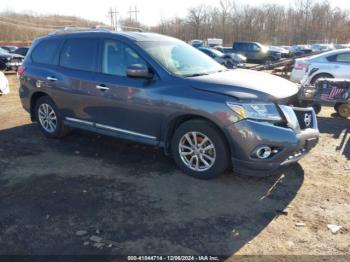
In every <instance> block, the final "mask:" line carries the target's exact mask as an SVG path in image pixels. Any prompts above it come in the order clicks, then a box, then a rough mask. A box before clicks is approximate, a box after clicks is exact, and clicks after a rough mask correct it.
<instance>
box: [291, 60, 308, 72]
mask: <svg viewBox="0 0 350 262" xmlns="http://www.w3.org/2000/svg"><path fill="white" fill-rule="evenodd" d="M294 69H295V70H305V71H306V72H307V70H308V69H309V65H308V64H306V63H300V62H299V63H298V62H296V63H295V65H294Z"/></svg>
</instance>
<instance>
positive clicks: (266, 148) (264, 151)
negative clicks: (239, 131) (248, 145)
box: [256, 146, 272, 159]
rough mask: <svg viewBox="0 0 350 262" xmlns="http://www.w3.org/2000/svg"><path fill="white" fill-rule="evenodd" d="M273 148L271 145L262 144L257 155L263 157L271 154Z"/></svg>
mask: <svg viewBox="0 0 350 262" xmlns="http://www.w3.org/2000/svg"><path fill="white" fill-rule="evenodd" d="M271 153H272V149H271V147H269V146H261V147H259V148H258V149H257V150H256V156H257V157H258V158H261V159H265V158H268V157H269V156H271Z"/></svg>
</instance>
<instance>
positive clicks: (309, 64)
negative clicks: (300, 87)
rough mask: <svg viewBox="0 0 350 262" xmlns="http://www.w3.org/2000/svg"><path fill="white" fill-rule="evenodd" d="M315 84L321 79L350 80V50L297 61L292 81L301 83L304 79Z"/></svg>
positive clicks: (291, 77)
mask: <svg viewBox="0 0 350 262" xmlns="http://www.w3.org/2000/svg"><path fill="white" fill-rule="evenodd" d="M306 77H307V79H309V81H310V82H309V83H307V84H314V83H315V82H316V81H317V80H318V79H320V78H348V79H350V49H338V50H333V51H328V52H325V53H321V54H318V55H314V56H310V57H305V58H299V59H296V61H295V64H294V67H293V70H292V72H291V76H290V79H291V81H293V82H298V83H299V82H300V81H302V80H303V79H304V78H306Z"/></svg>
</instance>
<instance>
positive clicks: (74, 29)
mask: <svg viewBox="0 0 350 262" xmlns="http://www.w3.org/2000/svg"><path fill="white" fill-rule="evenodd" d="M91 31H99V32H110V31H112V29H111V28H110V27H108V26H104V25H97V26H93V27H75V26H66V27H64V28H62V29H58V30H56V31H53V32H50V33H49V35H59V34H68V33H74V32H91Z"/></svg>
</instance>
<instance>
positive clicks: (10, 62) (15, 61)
mask: <svg viewBox="0 0 350 262" xmlns="http://www.w3.org/2000/svg"><path fill="white" fill-rule="evenodd" d="M23 59H24V57H23V56H21V55H17V54H12V53H9V52H8V51H7V50H5V49H2V48H0V61H1V62H2V63H4V64H5V65H6V71H11V70H14V71H17V69H18V67H20V66H21V64H22V62H23Z"/></svg>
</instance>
